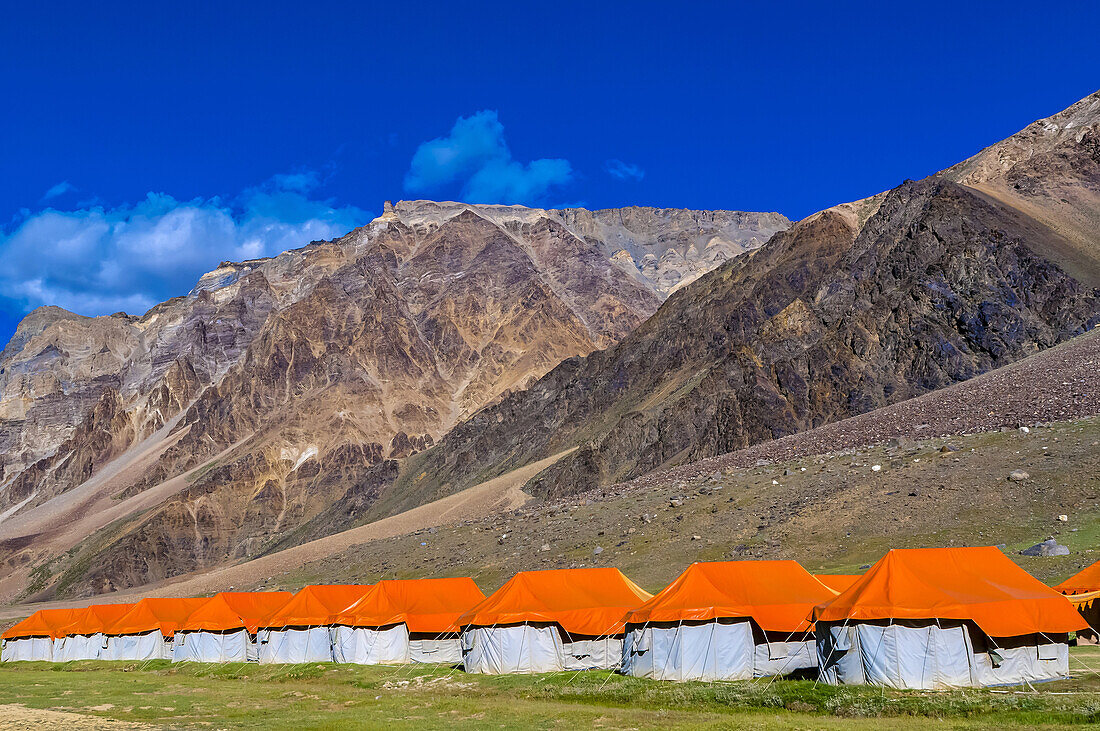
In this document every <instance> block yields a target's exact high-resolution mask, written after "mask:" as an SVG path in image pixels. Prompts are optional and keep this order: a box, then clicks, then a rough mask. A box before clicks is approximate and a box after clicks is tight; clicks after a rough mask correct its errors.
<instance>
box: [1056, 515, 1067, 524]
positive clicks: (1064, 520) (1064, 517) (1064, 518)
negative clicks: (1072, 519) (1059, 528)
mask: <svg viewBox="0 0 1100 731" xmlns="http://www.w3.org/2000/svg"><path fill="white" fill-rule="evenodd" d="M1055 520H1057V521H1058V522H1059V523H1068V522H1069V516H1068V515H1065V514H1062V515H1059V516H1058V517H1057V518H1055Z"/></svg>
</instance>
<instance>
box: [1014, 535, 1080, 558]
mask: <svg viewBox="0 0 1100 731" xmlns="http://www.w3.org/2000/svg"><path fill="white" fill-rule="evenodd" d="M1020 555H1021V556H1068V555H1069V548H1067V547H1066V546H1063V545H1062V544H1060V543H1058V541H1056V540H1054V539H1053V538H1048V539H1047V540H1045V541H1043V542H1042V543H1036V544H1035V545H1034V546H1032V547H1031V548H1025V549H1024V550H1022V551H1020Z"/></svg>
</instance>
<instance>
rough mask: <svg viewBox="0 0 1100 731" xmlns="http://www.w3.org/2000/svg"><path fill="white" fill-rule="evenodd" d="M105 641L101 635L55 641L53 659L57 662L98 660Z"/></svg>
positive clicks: (72, 637) (78, 636)
mask: <svg viewBox="0 0 1100 731" xmlns="http://www.w3.org/2000/svg"><path fill="white" fill-rule="evenodd" d="M104 639H105V638H104V636H103V635H102V634H100V633H96V634H94V635H69V636H68V637H60V638H58V639H56V640H54V641H53V659H54V661H55V662H72V661H73V660H98V659H99V655H100V652H101V651H102V649H103V641H104Z"/></svg>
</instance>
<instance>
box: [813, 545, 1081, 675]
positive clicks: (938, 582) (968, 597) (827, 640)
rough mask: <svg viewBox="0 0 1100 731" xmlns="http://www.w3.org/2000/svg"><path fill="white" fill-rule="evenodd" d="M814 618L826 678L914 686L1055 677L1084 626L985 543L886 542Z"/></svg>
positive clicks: (1046, 589) (1053, 596)
mask: <svg viewBox="0 0 1100 731" xmlns="http://www.w3.org/2000/svg"><path fill="white" fill-rule="evenodd" d="M814 618H815V620H816V622H817V626H816V635H817V652H818V662H819V664H820V666H821V676H822V679H823V680H825V681H826V682H829V683H834V684H840V683H845V684H848V683H869V684H872V685H884V686H887V687H891V688H921V689H930V688H957V687H966V686H989V685H1007V684H1013V683H1023V682H1028V681H1036V680H1050V679H1053V678H1060V677H1065V676H1066V675H1067V673H1068V672H1069V647H1068V644H1067V642H1068V639H1069V637H1068V633H1069V632H1073V631H1076V630H1080V629H1084V628H1085V626H1086V625H1085V623H1084V621H1083V620H1082V619H1081V615H1079V614H1078V613H1077V612H1076V611H1075V610H1074V608H1073V605H1072V604H1070V603H1069V602H1068V601H1067V600H1066V598H1065V597H1064V596H1062V595H1060V594H1059V593H1058V592H1056V591H1054V590H1053V589H1051V588H1050V587H1048V586H1047V585H1045V584H1043V583H1042V582H1041V581H1039V580H1038V579H1036V578H1034V577H1032V576H1031V575H1030V574H1028V573H1027V572H1026V571H1024V570H1023V569H1021V568H1020V567H1019V566H1017V565H1016V564H1014V563H1013V562H1012V561H1011V560H1010V559H1009V558H1008V557H1007V556H1005V555H1004V554H1003V553H1001V551H1000V550H998V549H997V548H993V547H987V548H919V549H894V550H892V551H890V552H889V553H887V554H886V556H884V557H883V558H882V559H881V560H879V562H878V563H876V564H875V565H874V566H872V567H871V569H870V570H869V571H868V572H867V573H866V574H864V576H863V578H862V579H860V580H859V581H857V582H856V583H855V584H853V585H852V586H851V587H850V588H849V589H848V590H847V591H845V592H843V593H841V594H840V596H838V597H836V598H835V599H833V600H832V601H831V602H826V603H822V604H820V605H818V606H817V607H815V608H814Z"/></svg>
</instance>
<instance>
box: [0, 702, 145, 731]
mask: <svg viewBox="0 0 1100 731" xmlns="http://www.w3.org/2000/svg"><path fill="white" fill-rule="evenodd" d="M150 728H157V727H156V726H153V725H151V724H148V723H134V722H131V721H115V720H112V719H109V718H102V717H100V716H88V715H84V714H82V713H69V712H68V711H48V710H43V709H40V708H27V707H26V706H24V705H21V704H18V703H6V704H4V705H0V729H2V730H3V731H95V729H150Z"/></svg>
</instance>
